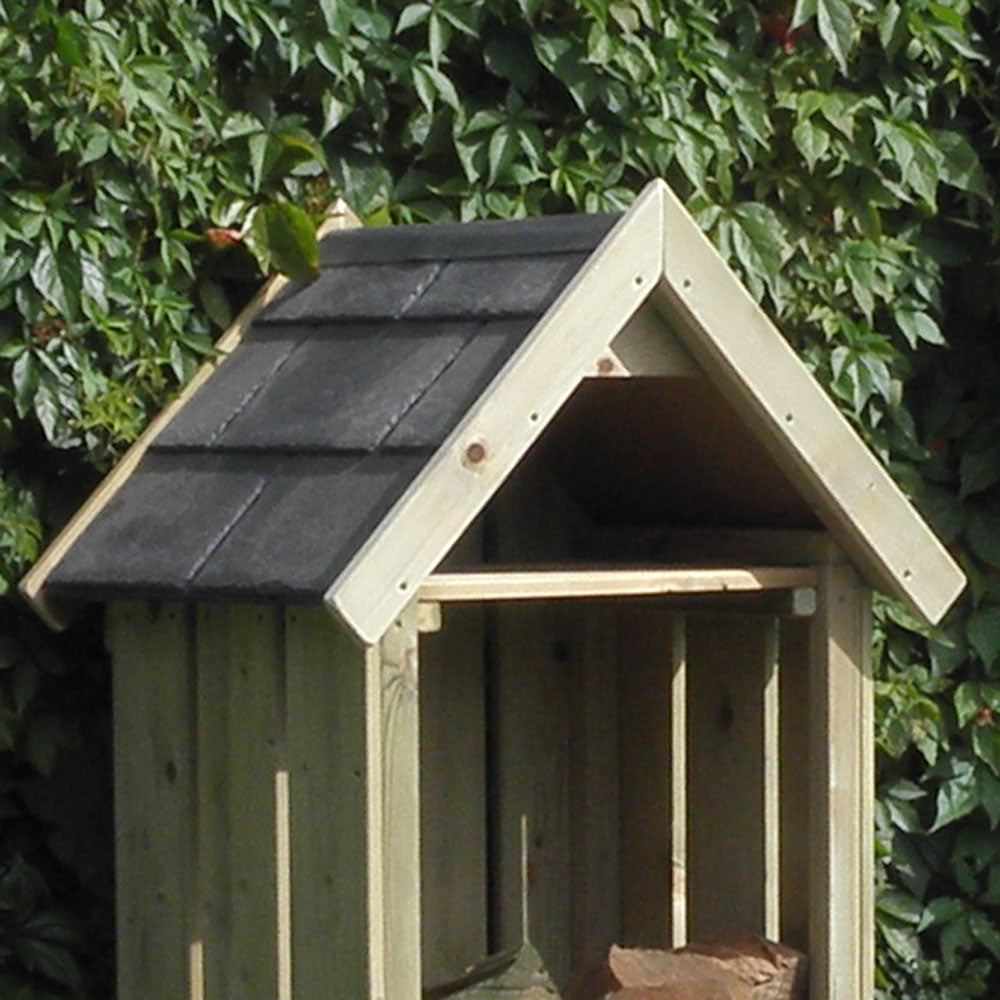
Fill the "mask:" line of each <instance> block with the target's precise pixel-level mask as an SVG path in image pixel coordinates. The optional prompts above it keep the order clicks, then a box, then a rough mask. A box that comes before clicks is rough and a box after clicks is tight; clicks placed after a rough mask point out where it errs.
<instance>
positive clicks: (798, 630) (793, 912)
mask: <svg viewBox="0 0 1000 1000" xmlns="http://www.w3.org/2000/svg"><path fill="white" fill-rule="evenodd" d="M809 632H810V622H809V621H808V620H805V619H799V620H791V621H789V620H785V621H782V623H781V637H780V638H781V644H780V650H779V657H780V661H781V663H780V667H779V671H780V673H779V681H780V693H779V700H780V703H781V713H780V720H779V721H780V744H781V761H780V766H779V773H780V780H781V876H780V886H781V940H782V941H785V942H787V943H788V944H790V945H792V946H793V947H795V948H798V949H799V950H800V951H804V952H806V953H807V954H808V953H809V795H808V794H807V793H806V790H807V789H808V788H809V787H810V773H809V772H810V760H809V755H810V743H811V741H810V738H809V737H810V730H809V726H810V712H809V661H810V651H809V647H810V643H809Z"/></svg>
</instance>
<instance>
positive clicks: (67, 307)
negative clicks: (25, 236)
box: [31, 243, 83, 320]
mask: <svg viewBox="0 0 1000 1000" xmlns="http://www.w3.org/2000/svg"><path fill="white" fill-rule="evenodd" d="M31 280H32V282H33V283H34V286H35V288H37V289H38V291H39V292H40V293H41V294H42V296H43V297H44V298H45V299H46V300H47V301H48V302H50V303H51V304H52V305H53V306H55V308H56V309H57V310H58V312H59V315H60V316H62V317H63V319H66V320H72V319H75V318H76V316H77V315H78V313H79V311H80V291H81V289H82V287H83V275H82V273H81V269H80V260H79V258H78V257H77V255H76V254H75V253H74V252H73V251H71V250H70V249H69V248H68V247H66V246H62V247H60V248H59V251H58V252H54V251H53V250H52V248H51V247H50V246H49V245H48V244H47V243H45V244H43V245H42V247H41V249H40V250H39V251H38V256H37V257H36V258H35V263H34V264H33V265H32V267H31Z"/></svg>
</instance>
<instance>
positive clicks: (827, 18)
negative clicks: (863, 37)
mask: <svg viewBox="0 0 1000 1000" xmlns="http://www.w3.org/2000/svg"><path fill="white" fill-rule="evenodd" d="M815 2H816V26H817V28H818V29H819V37H820V38H822V39H823V41H824V42H825V43H826V45H827V47H828V48H829V49H830V51H831V52H832V53H833V56H834V58H835V59H836V60H837V63H838V64H839V66H840V71H841V72H842V73H846V72H847V59H848V56H849V55H850V53H851V48H852V46H853V44H854V14H853V12H852V11H851V5H850V2H849V0H815Z"/></svg>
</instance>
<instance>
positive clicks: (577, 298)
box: [325, 181, 666, 642]
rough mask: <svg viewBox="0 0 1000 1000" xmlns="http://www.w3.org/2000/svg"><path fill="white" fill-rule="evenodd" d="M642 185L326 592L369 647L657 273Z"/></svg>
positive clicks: (659, 221)
mask: <svg viewBox="0 0 1000 1000" xmlns="http://www.w3.org/2000/svg"><path fill="white" fill-rule="evenodd" d="M665 191H666V185H665V184H664V183H663V182H662V181H654V182H653V183H651V184H649V185H647V187H646V189H645V190H644V191H643V193H642V194H641V195H640V196H639V198H638V199H637V201H636V202H635V204H634V205H633V206H632V208H631V209H630V210H629V211H628V213H626V215H625V216H624V218H622V219H621V220H620V221H619V222H618V223H617V224H616V225H615V227H614V228H613V229H612V230H611V232H610V233H609V234H608V235H607V236H606V237H605V239H604V240H603V241H602V242H601V244H600V246H599V247H598V248H597V250H595V251H594V253H593V255H592V256H591V258H590V259H589V261H588V262H587V263H586V264H584V266H583V267H582V268H581V269H580V271H579V272H578V273H577V274H576V276H575V277H574V278H573V279H572V280H571V281H570V283H569V284H568V285H567V287H566V289H565V290H564V291H563V292H562V294H561V295H560V296H559V297H558V298H557V299H556V301H555V302H554V303H553V305H552V306H551V307H550V308H549V310H548V311H547V312H546V313H545V315H544V316H543V317H542V318H541V319H540V320H539V322H538V324H537V325H536V326H535V328H534V330H532V332H531V333H530V334H529V335H528V337H527V338H526V339H525V341H524V343H523V344H522V345H521V347H520V348H518V350H517V351H516V352H515V353H514V355H513V356H512V357H511V359H510V360H509V361H508V362H507V364H506V365H505V366H504V368H503V370H502V371H501V373H500V374H499V375H498V376H497V377H496V378H495V379H494V380H493V382H492V383H491V385H490V387H489V388H488V389H487V390H486V391H485V392H484V393H483V395H481V396H480V398H479V399H478V400H477V401H476V402H475V403H474V404H473V406H472V407H471V408H470V409H469V411H468V412H467V413H466V415H465V417H464V418H463V419H462V421H461V422H460V424H459V425H458V427H457V428H456V429H455V430H454V432H453V433H452V434H451V435H449V437H448V439H447V440H446V441H445V442H444V444H443V445H442V446H441V447H440V448H439V449H438V451H437V452H436V453H435V455H434V457H433V458H432V459H431V460H430V462H428V464H427V465H426V466H425V467H424V469H423V471H422V472H421V473H420V475H418V476H417V478H416V479H415V480H414V481H413V483H412V484H411V485H410V487H409V488H408V489H407V491H406V493H405V494H404V495H403V496H402V497H401V498H400V500H399V501H398V502H397V503H396V504H395V506H394V507H393V509H392V510H391V511H390V512H389V514H388V515H387V516H386V517H385V518H384V519H383V521H382V524H381V525H380V527H379V528H378V529H377V530H376V531H375V532H374V533H373V534H372V535H371V536H370V537H369V538H368V539H367V540H366V542H365V543H364V544H363V545H362V547H361V548H360V550H359V551H358V552H357V554H356V555H355V557H354V558H353V559H352V560H351V562H350V564H349V565H348V566H347V567H346V569H345V570H344V571H343V573H341V574H340V576H339V577H338V578H337V579H336V580H335V581H334V583H333V584H332V585H331V586H330V588H329V590H328V591H327V593H326V595H325V600H326V602H327V604H328V605H329V606H330V607H331V609H332V610H333V611H334V612H335V613H336V614H338V615H340V616H341V618H342V619H343V620H344V621H345V622H347V623H348V624H349V625H350V626H351V628H353V629H354V631H355V632H356V633H357V635H358V636H359V637H360V638H361V639H362V641H364V642H375V641H377V639H378V638H379V636H381V635H382V634H383V633H384V632H385V630H386V628H387V627H388V626H389V624H390V623H391V622H392V621H393V620H394V618H395V617H396V615H397V614H398V613H399V611H400V609H401V608H403V607H404V606H405V605H406V604H407V603H408V602H409V601H410V599H411V598H412V596H413V595H414V594H415V593H416V592H417V590H418V589H419V587H420V585H421V584H422V583H423V581H424V579H425V577H426V576H427V575H428V574H429V573H431V572H432V570H433V569H434V567H435V566H437V565H438V563H439V562H440V561H441V558H442V556H443V555H444V554H445V553H446V552H447V551H448V549H449V548H450V547H451V545H452V544H453V543H454V542H455V540H456V539H457V538H458V537H459V536H460V535H461V533H462V532H463V531H464V530H465V528H466V526H467V525H468V524H469V523H470V522H471V521H472V519H473V518H474V517H475V516H476V514H477V513H478V512H479V511H480V510H481V509H482V508H483V506H484V505H485V504H486V502H487V501H488V500H489V499H490V497H492V496H493V494H494V493H495V492H496V490H497V488H498V487H499V486H500V484H501V483H502V482H503V481H504V480H505V479H506V478H507V476H508V475H510V473H511V472H512V471H513V469H514V468H515V467H516V466H517V465H518V463H519V462H520V461H521V459H522V458H523V456H524V454H525V453H526V452H527V450H528V448H529V447H530V446H531V445H532V444H533V443H534V442H535V440H536V439H537V438H538V436H539V435H540V434H541V433H542V431H543V430H544V429H545V427H546V426H547V425H548V424H549V422H550V420H551V419H552V417H553V416H554V415H555V413H556V412H557V411H558V410H559V408H560V407H561V406H562V405H563V403H564V402H565V401H566V400H567V399H568V398H569V396H570V394H571V393H572V392H573V390H574V389H575V388H576V387H577V385H579V383H580V381H581V380H582V379H584V378H585V377H586V376H587V375H588V374H589V373H590V371H591V370H592V367H593V365H594V359H595V358H597V357H598V356H599V355H600V353H601V352H602V351H603V350H604V349H605V348H606V347H607V346H608V344H609V343H610V341H611V340H613V339H614V337H615V336H616V335H617V334H618V332H619V330H621V328H622V327H623V326H624V325H625V324H626V323H627V322H628V321H629V319H630V318H631V317H632V315H633V314H634V313H635V311H636V309H638V307H639V306H640V305H641V304H642V302H643V301H644V300H645V299H646V297H647V296H648V295H649V293H650V291H651V290H652V288H653V287H654V286H655V284H656V282H657V281H658V280H659V276H660V273H661V270H662V247H661V236H662V228H663V208H662V198H663V196H664V192H665Z"/></svg>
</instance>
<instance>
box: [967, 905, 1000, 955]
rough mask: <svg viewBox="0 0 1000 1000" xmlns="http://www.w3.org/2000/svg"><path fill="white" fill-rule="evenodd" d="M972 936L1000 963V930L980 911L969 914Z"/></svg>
mask: <svg viewBox="0 0 1000 1000" xmlns="http://www.w3.org/2000/svg"><path fill="white" fill-rule="evenodd" d="M969 929H970V930H971V931H972V936H973V937H974V938H975V939H976V940H977V941H978V942H979V943H980V944H981V945H982V946H983V947H984V948H986V949H987V950H988V951H989V952H990V953H991V954H992V955H993V957H994V958H995V959H996V960H997V961H998V962H1000V929H998V928H997V926H996V924H994V922H993V921H992V920H990V919H989V917H987V916H986V914H985V913H983V912H982V911H980V910H972V911H971V912H970V913H969Z"/></svg>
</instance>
